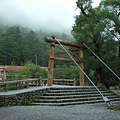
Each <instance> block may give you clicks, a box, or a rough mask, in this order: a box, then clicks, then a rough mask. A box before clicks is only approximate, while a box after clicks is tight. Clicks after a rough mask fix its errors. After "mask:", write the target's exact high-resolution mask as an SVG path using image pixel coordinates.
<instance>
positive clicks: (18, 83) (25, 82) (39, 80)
mask: <svg viewBox="0 0 120 120" xmlns="http://www.w3.org/2000/svg"><path fill="white" fill-rule="evenodd" d="M10 84H15V86H14V87H15V88H16V89H20V86H21V85H24V87H26V88H28V87H29V86H31V85H32V86H46V85H47V79H42V77H40V78H33V79H25V80H14V81H5V82H0V85H1V86H2V87H3V89H4V91H5V92H7V91H8V89H9V88H10V86H9V85H10ZM53 84H57V85H72V86H75V85H76V79H53Z"/></svg>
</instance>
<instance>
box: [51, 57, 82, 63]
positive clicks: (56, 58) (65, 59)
mask: <svg viewBox="0 0 120 120" xmlns="http://www.w3.org/2000/svg"><path fill="white" fill-rule="evenodd" d="M53 59H55V60H63V61H71V62H72V61H73V60H72V59H69V58H59V57H54V58H53ZM75 61H76V62H82V60H75Z"/></svg>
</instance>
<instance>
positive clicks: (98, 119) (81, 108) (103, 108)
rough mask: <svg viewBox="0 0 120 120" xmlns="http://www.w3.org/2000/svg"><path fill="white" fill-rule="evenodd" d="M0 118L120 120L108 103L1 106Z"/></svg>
mask: <svg viewBox="0 0 120 120" xmlns="http://www.w3.org/2000/svg"><path fill="white" fill-rule="evenodd" d="M0 120H120V111H113V110H109V109H107V105H74V106H60V107H58V106H15V107H2V108H0Z"/></svg>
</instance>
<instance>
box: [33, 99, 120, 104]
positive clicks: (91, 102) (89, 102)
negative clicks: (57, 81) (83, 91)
mask: <svg viewBox="0 0 120 120" xmlns="http://www.w3.org/2000/svg"><path fill="white" fill-rule="evenodd" d="M115 102H120V98H117V99H110V103H115ZM97 103H105V102H104V101H103V99H100V100H92V101H91V100H90V101H88V100H87V101H73V102H61V103H58V102H57V103H42V102H41V103H40V102H33V103H31V105H44V106H66V105H79V104H97Z"/></svg>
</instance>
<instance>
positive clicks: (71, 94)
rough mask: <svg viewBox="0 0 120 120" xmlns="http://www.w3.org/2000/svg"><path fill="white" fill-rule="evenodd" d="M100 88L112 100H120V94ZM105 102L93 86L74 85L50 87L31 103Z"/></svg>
mask: <svg viewBox="0 0 120 120" xmlns="http://www.w3.org/2000/svg"><path fill="white" fill-rule="evenodd" d="M99 90H100V91H101V92H102V93H103V95H104V96H105V97H107V98H108V99H109V100H110V102H120V96H118V95H116V94H115V93H112V92H110V91H107V90H105V89H102V88H100V87H99ZM93 103H104V101H103V99H102V97H101V95H100V94H99V92H98V91H97V90H96V89H95V88H94V87H93V86H74V87H72V86H71V87H68V86H64V87H62V86H61V87H50V89H48V91H47V92H46V93H44V94H43V96H40V97H38V98H35V100H34V101H33V102H32V103H31V105H51V106H64V105H77V104H93Z"/></svg>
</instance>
